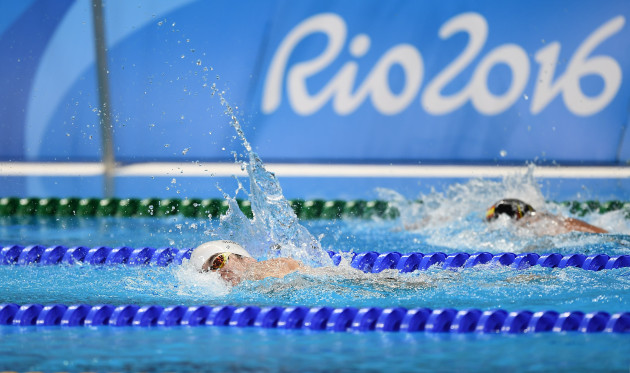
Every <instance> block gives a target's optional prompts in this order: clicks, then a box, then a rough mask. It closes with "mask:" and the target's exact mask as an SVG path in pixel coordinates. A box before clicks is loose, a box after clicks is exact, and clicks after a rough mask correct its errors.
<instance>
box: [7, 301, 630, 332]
mask: <svg viewBox="0 0 630 373" xmlns="http://www.w3.org/2000/svg"><path fill="white" fill-rule="evenodd" d="M0 325H14V326H62V327H63V326H68V327H70V326H131V327H170V326H226V327H239V328H243V327H258V328H272V329H302V330H325V331H330V332H350V331H353V332H365V331H387V332H423V331H424V332H434V333H473V332H476V333H506V334H515V333H538V332H569V331H574V332H581V333H599V332H606V333H630V312H619V313H615V314H612V315H611V314H609V313H607V312H602V311H598V312H590V313H584V312H581V311H572V312H564V313H558V312H556V311H538V312H531V311H527V310H523V311H513V312H508V311H505V310H501V309H496V310H487V311H482V310H479V309H465V310H456V309H453V308H441V309H429V308H415V309H405V308H402V307H396V308H379V307H368V308H360V309H359V308H355V307H345V308H332V307H313V308H309V307H300V306H298V307H264V308H261V307H257V306H240V307H234V306H218V307H210V306H193V307H186V306H181V305H178V306H170V307H162V306H159V305H147V306H142V307H140V306H137V305H121V306H117V307H115V306H112V305H107V304H105V305H103V304H101V305H94V306H91V305H87V304H77V305H70V306H66V305H63V304H51V305H47V306H43V305H41V304H25V305H17V304H13V303H8V304H0Z"/></svg>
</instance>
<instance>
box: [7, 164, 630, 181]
mask: <svg viewBox="0 0 630 373" xmlns="http://www.w3.org/2000/svg"><path fill="white" fill-rule="evenodd" d="M266 167H267V169H268V170H269V171H272V172H274V173H275V174H276V175H277V176H279V177H332V178H359V177H361V178H484V177H503V176H507V175H513V174H516V173H524V172H526V171H527V167H525V166H522V167H521V166H472V165H464V166H461V165H460V166H456V165H442V166H439V165H368V164H285V163H271V164H267V165H266ZM104 172H105V167H104V166H103V164H102V163H98V162H94V163H70V162H48V163H46V162H44V163H34V162H0V176H51V177H52V176H57V177H72V176H100V175H103V174H104ZM232 175H237V176H242V175H245V171H243V170H241V166H240V165H239V164H236V163H200V162H194V163H135V164H129V165H117V166H116V168H115V176H116V177H143V176H153V177H172V176H182V177H209V176H218V177H224V176H232ZM534 176H535V177H542V178H569V179H570V178H576V179H622V178H630V167H622V166H618V167H615V166H537V167H535V168H534Z"/></svg>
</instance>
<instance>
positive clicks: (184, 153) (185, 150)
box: [173, 148, 190, 180]
mask: <svg viewBox="0 0 630 373" xmlns="http://www.w3.org/2000/svg"><path fill="white" fill-rule="evenodd" d="M189 150H190V148H186V149H184V150H182V154H183V155H186V153H188V151H189ZM173 180H174V179H173Z"/></svg>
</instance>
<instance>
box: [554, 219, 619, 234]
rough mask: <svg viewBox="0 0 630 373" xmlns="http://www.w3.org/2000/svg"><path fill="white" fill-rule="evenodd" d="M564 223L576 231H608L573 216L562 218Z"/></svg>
mask: <svg viewBox="0 0 630 373" xmlns="http://www.w3.org/2000/svg"><path fill="white" fill-rule="evenodd" d="M564 225H565V226H566V227H567V228H568V229H569V230H572V231H578V232H586V233H608V231H607V230H605V229H603V228H600V227H596V226H594V225H591V224H589V223H587V222H585V221H582V220H578V219H573V218H564Z"/></svg>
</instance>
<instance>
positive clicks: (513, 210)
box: [486, 198, 536, 221]
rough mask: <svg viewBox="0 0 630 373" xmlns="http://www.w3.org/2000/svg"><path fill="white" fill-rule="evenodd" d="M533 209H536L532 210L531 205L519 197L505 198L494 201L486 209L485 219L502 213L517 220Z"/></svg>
mask: <svg viewBox="0 0 630 373" xmlns="http://www.w3.org/2000/svg"><path fill="white" fill-rule="evenodd" d="M535 211H536V210H534V208H533V207H532V206H531V205H529V204H527V203H525V202H523V201H521V200H520V199H515V198H506V199H502V200H500V201H499V202H497V203H495V204H494V205H492V207H490V208H489V209H488V210H487V211H486V221H493V220H495V219H497V218H498V217H499V215H502V214H505V215H507V216H509V217H510V218H512V219H515V220H518V219H520V218H522V217H523V216H525V215H527V214H531V213H533V212H535Z"/></svg>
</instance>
